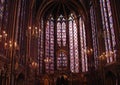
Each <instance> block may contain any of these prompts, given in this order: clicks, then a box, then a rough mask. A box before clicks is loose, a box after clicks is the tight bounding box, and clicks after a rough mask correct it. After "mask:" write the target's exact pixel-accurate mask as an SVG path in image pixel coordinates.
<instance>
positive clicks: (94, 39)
mask: <svg viewBox="0 0 120 85" xmlns="http://www.w3.org/2000/svg"><path fill="white" fill-rule="evenodd" d="M90 18H91V28H92V40H93V50H94V51H93V52H94V60H95V68H97V66H98V47H97V29H96V23H95V22H96V20H95V12H94V6H93V4H92V5H91V7H90Z"/></svg>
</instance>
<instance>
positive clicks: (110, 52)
mask: <svg viewBox="0 0 120 85" xmlns="http://www.w3.org/2000/svg"><path fill="white" fill-rule="evenodd" d="M100 7H101V14H102V22H103V30H104V39H105V47H106V48H105V49H106V57H107V63H111V62H113V61H116V53H115V52H116V50H115V45H116V42H115V34H114V27H113V17H112V11H111V6H110V0H100Z"/></svg>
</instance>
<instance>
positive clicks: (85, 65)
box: [79, 17, 88, 72]
mask: <svg viewBox="0 0 120 85" xmlns="http://www.w3.org/2000/svg"><path fill="white" fill-rule="evenodd" d="M79 25H80V43H81V45H80V46H81V62H82V72H86V71H88V60H87V54H86V52H85V50H86V49H87V47H86V33H85V26H84V22H83V20H82V18H81V17H80V18H79Z"/></svg>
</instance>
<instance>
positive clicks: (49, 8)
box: [34, 0, 86, 19]
mask: <svg viewBox="0 0 120 85" xmlns="http://www.w3.org/2000/svg"><path fill="white" fill-rule="evenodd" d="M34 6H36V9H37V10H36V17H37V19H40V18H41V17H44V18H47V17H48V16H49V15H50V14H51V15H53V16H54V18H57V17H58V16H59V15H61V14H62V15H63V16H65V17H68V15H69V14H70V13H75V14H76V15H79V14H81V15H82V16H86V15H85V9H84V8H83V5H82V4H81V2H80V0H36V3H35V4H34Z"/></svg>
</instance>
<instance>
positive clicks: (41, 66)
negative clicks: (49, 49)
mask: <svg viewBox="0 0 120 85" xmlns="http://www.w3.org/2000/svg"><path fill="white" fill-rule="evenodd" d="M43 28H44V26H43V19H41V32H40V41H39V46H40V47H39V51H38V52H40V54H39V72H40V73H42V70H43V62H44V61H43V43H44V42H43V39H44V38H43Z"/></svg>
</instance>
